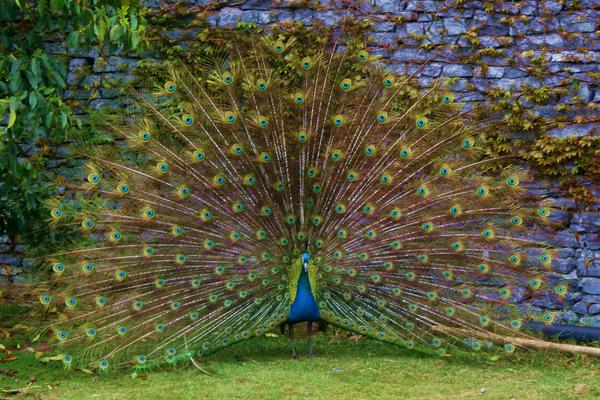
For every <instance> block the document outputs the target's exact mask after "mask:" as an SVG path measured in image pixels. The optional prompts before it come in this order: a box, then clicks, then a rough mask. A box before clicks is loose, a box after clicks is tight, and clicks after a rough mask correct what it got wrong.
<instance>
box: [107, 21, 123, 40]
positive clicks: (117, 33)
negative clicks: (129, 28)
mask: <svg viewBox="0 0 600 400" xmlns="http://www.w3.org/2000/svg"><path fill="white" fill-rule="evenodd" d="M122 35H123V27H122V26H121V25H119V24H117V25H115V26H113V27H112V28H111V29H110V35H109V36H110V41H111V42H113V43H114V42H117V41H118V40H119V39H120V38H121V36H122Z"/></svg>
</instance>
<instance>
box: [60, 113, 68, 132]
mask: <svg viewBox="0 0 600 400" xmlns="http://www.w3.org/2000/svg"><path fill="white" fill-rule="evenodd" d="M68 122H69V119H68V116H67V113H66V112H64V111H63V112H61V113H60V126H61V128H63V129H65V127H66V126H67V123H68Z"/></svg>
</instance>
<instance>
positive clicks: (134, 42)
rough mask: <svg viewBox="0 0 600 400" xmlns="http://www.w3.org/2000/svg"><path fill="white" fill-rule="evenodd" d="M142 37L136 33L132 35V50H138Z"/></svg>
mask: <svg viewBox="0 0 600 400" xmlns="http://www.w3.org/2000/svg"><path fill="white" fill-rule="evenodd" d="M140 40H141V38H140V35H139V34H138V33H136V32H133V33H132V34H131V48H132V49H136V48H137V47H138V45H139V44H140Z"/></svg>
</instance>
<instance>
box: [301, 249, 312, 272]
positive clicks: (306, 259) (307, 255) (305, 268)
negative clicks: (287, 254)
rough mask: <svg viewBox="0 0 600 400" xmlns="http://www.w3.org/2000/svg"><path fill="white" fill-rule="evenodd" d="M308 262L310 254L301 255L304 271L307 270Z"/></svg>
mask: <svg viewBox="0 0 600 400" xmlns="http://www.w3.org/2000/svg"><path fill="white" fill-rule="evenodd" d="M308 260H310V253H307V252H304V253H302V267H303V268H304V271H305V272H306V271H307V268H308Z"/></svg>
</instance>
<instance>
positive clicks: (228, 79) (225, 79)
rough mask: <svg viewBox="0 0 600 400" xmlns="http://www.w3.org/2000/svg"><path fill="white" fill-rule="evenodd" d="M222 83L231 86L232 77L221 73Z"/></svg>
mask: <svg viewBox="0 0 600 400" xmlns="http://www.w3.org/2000/svg"><path fill="white" fill-rule="evenodd" d="M223 83H224V84H225V85H231V84H232V83H233V75H231V73H230V72H225V73H223Z"/></svg>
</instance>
